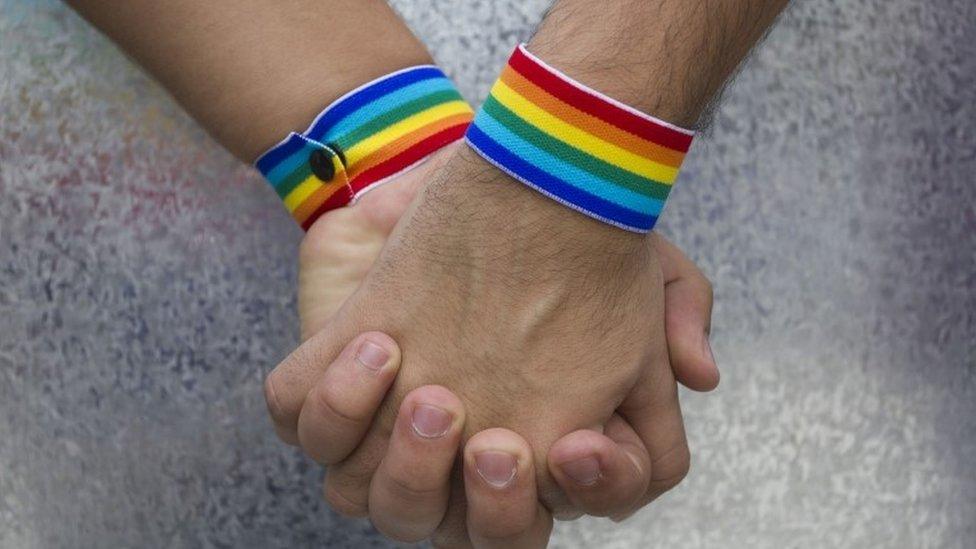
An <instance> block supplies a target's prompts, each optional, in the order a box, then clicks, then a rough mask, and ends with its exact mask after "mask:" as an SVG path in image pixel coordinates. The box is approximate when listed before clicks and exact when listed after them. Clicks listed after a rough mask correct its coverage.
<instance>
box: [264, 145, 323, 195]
mask: <svg viewBox="0 0 976 549" xmlns="http://www.w3.org/2000/svg"><path fill="white" fill-rule="evenodd" d="M294 137H295V138H297V139H296V141H297V143H298V147H295V148H294V150H293V151H292V154H291V156H289V157H287V158H285V159H284V160H282V161H281V162H279V163H278V165H276V166H275V167H274V168H272V169H271V171H269V172H268V173H266V174H264V177H265V179H267V180H268V181H269V182H270V183H271V186H272V187H275V188H277V187H278V183H281V181H282V180H283V179H285V178H286V177H288V176H289V175H291V174H292V172H294V171H295V170H297V169H298V167H299V166H301V165H302V164H304V163H306V162H308V155H310V154H311V153H312V151H314V150H316V149H318V148H319V147H317V146H316V144H314V143H311V142H308V141H305V140H304V139H303V138H302V137H301V136H299V135H296V136H294ZM291 141H292V140H291V139H289V140H288V143H285V144H284V145H282V147H285V146H288V147H292V144H291Z"/></svg>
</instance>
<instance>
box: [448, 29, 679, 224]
mask: <svg viewBox="0 0 976 549" xmlns="http://www.w3.org/2000/svg"><path fill="white" fill-rule="evenodd" d="M693 137H694V132H692V131H691V130H687V129H684V128H680V127H678V126H675V125H673V124H670V123H668V122H665V121H662V120H660V119H658V118H655V117H653V116H651V115H648V114H646V113H642V112H640V111H638V110H636V109H634V108H632V107H630V106H628V105H625V104H623V103H621V102H619V101H617V100H615V99H612V98H610V97H607V96H606V95H604V94H602V93H600V92H598V91H596V90H593V89H591V88H589V87H587V86H585V85H583V84H581V83H580V82H578V81H576V80H574V79H572V78H570V77H569V76H566V75H564V74H562V73H561V72H559V71H558V70H556V69H554V68H553V67H551V66H549V65H547V64H545V63H544V62H543V61H541V60H540V59H538V58H537V57H535V56H534V55H532V54H531V53H529V52H528V51H527V50H526V49H525V45H524V44H523V45H520V46H518V47H517V48H516V50H515V52H514V53H513V54H512V57H511V58H510V59H509V62H508V64H507V66H506V67H505V69H504V70H503V71H502V74H501V76H500V77H499V79H498V81H497V82H496V83H495V85H494V86H493V87H492V89H491V93H490V94H489V97H488V99H487V100H486V101H485V103H484V104H483V105H482V107H481V109H480V110H479V111H478V114H477V115H476V116H475V119H474V122H473V123H472V125H471V126H470V127H469V128H468V131H467V134H466V139H467V142H468V144H469V145H470V146H471V147H472V148H473V149H474V150H475V151H476V152H477V153H478V154H480V155H481V156H482V157H484V158H485V159H486V160H488V161H489V162H490V163H491V164H493V165H495V166H497V167H498V168H500V169H502V170H503V171H505V172H506V173H507V174H509V175H510V176H512V177H513V178H515V179H517V180H519V181H521V182H522V183H525V184H526V185H528V186H529V187H532V188H533V189H536V190H538V191H540V192H542V193H543V194H545V195H546V196H549V197H550V198H553V199H554V200H557V201H558V202H560V203H562V204H564V205H566V206H569V207H571V208H573V209H575V210H577V211H580V212H582V213H585V214H586V215H589V216H591V217H593V218H596V219H598V220H600V221H603V222H605V223H609V224H611V225H614V226H616V227H620V228H623V229H627V230H630V231H635V232H647V231H650V230H651V229H653V228H654V225H655V223H656V222H657V219H658V217H659V216H660V215H661V211H662V210H663V208H664V203H665V201H666V199H667V197H668V195H669V194H670V192H671V189H672V186H673V184H674V181H675V179H676V178H677V175H678V171H679V169H680V167H681V163H682V161H683V160H684V157H685V154H686V153H687V151H688V149H689V147H690V146H691V142H692V139H693Z"/></svg>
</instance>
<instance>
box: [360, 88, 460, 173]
mask: <svg viewBox="0 0 976 549" xmlns="http://www.w3.org/2000/svg"><path fill="white" fill-rule="evenodd" d="M470 112H472V111H471V106H470V105H468V104H467V103H466V102H464V101H451V102H448V103H442V104H440V105H437V106H435V107H431V108H429V109H427V110H425V111H420V112H418V113H417V114H415V115H413V116H409V117H407V118H404V119H403V120H401V121H399V122H397V123H396V124H393V125H392V126H390V127H388V128H385V129H384V130H383V131H381V132H379V133H375V134H373V135H371V136H369V137H367V138H366V139H363V140H362V141H360V142H359V143H356V144H355V145H353V146H352V147H349V150H347V151H345V154H346V163H347V164H348V165H349V166H355V165H356V164H358V163H359V162H360V161H361V160H362V159H363V158H366V157H367V156H369V155H370V154H372V153H373V152H375V151H377V150H379V149H381V148H383V147H384V146H386V145H387V144H389V143H391V142H393V141H396V140H397V139H400V138H401V137H403V136H405V135H407V134H409V133H410V132H413V131H415V130H418V129H420V128H422V127H424V126H426V125H427V124H430V123H431V122H436V121H437V120H440V119H442V118H447V117H449V116H454V115H457V114H463V113H470Z"/></svg>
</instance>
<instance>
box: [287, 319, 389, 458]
mask: <svg viewBox="0 0 976 549" xmlns="http://www.w3.org/2000/svg"><path fill="white" fill-rule="evenodd" d="M399 367H400V349H399V347H398V346H397V344H396V342H395V341H393V339H392V338H391V337H390V336H388V335H386V334H383V333H381V332H368V333H365V334H363V335H361V336H359V337H357V338H356V339H354V340H353V341H352V342H351V343H350V344H349V345H347V346H346V348H345V349H343V351H342V353H340V354H339V357H338V358H336V360H335V361H334V362H333V363H332V364H331V365H330V366H329V368H328V369H327V370H326V371H325V373H324V374H322V377H321V378H320V379H319V380H318V382H317V383H316V384H315V386H314V387H313V388H312V390H311V391H309V393H308V396H307V397H306V398H305V404H304V405H303V406H302V410H301V413H300V414H299V417H298V441H299V443H300V444H301V447H302V449H303V450H305V453H306V454H308V456H309V457H311V458H312V459H314V460H315V461H317V462H319V463H322V464H324V465H332V464H333V463H337V462H339V461H341V460H343V459H345V458H346V456H348V455H349V453H350V452H352V451H353V449H355V448H356V446H358V445H359V442H360V441H361V440H362V438H363V435H365V434H366V431H367V430H368V429H369V426H370V424H371V423H372V422H373V416H374V415H375V413H376V410H377V408H379V406H380V403H381V402H382V401H383V397H384V396H386V392H387V390H388V389H389V388H390V385H392V384H393V380H394V379H396V373H397V369H398V368H399Z"/></svg>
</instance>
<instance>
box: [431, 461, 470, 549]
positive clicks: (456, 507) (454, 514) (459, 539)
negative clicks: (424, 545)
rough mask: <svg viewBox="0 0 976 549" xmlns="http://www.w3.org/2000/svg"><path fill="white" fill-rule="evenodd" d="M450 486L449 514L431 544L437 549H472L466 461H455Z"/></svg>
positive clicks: (445, 515)
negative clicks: (465, 474)
mask: <svg viewBox="0 0 976 549" xmlns="http://www.w3.org/2000/svg"><path fill="white" fill-rule="evenodd" d="M450 484H451V495H450V498H449V499H448V500H447V512H446V513H445V514H444V520H442V521H441V523H440V524H439V525H437V530H436V531H435V532H434V535H433V536H431V538H430V542H431V545H433V546H434V547H436V548H437V549H471V548H472V547H473V545H471V538H469V537H468V524H467V517H468V501H467V499H466V497H467V496H466V495H465V493H464V492H465V490H464V459H457V460H455V462H454V469H453V471H452V472H451V482H450Z"/></svg>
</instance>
